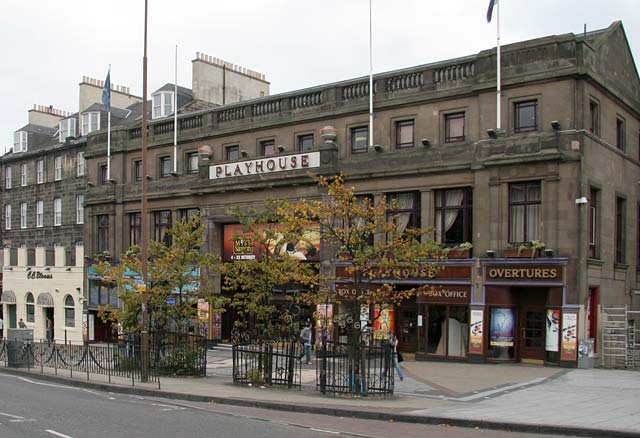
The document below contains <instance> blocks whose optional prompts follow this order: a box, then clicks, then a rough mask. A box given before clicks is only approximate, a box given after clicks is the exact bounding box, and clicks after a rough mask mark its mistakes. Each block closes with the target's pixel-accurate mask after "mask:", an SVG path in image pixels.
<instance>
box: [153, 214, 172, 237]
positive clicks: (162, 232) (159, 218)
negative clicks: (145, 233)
mask: <svg viewBox="0 0 640 438" xmlns="http://www.w3.org/2000/svg"><path fill="white" fill-rule="evenodd" d="M153 223H154V240H155V241H156V242H165V243H167V242H166V241H167V240H168V239H169V237H170V236H169V235H168V234H167V231H168V230H169V228H171V210H161V211H156V212H154V213H153Z"/></svg>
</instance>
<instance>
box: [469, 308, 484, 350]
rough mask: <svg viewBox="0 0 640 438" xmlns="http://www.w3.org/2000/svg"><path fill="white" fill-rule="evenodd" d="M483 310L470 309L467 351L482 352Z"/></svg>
mask: <svg viewBox="0 0 640 438" xmlns="http://www.w3.org/2000/svg"><path fill="white" fill-rule="evenodd" d="M483 315H484V312H483V311H482V310H472V311H471V321H470V324H469V353H471V354H482V350H483V345H482V343H483V338H484V330H483V325H484V318H483Z"/></svg>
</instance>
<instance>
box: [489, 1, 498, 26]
mask: <svg viewBox="0 0 640 438" xmlns="http://www.w3.org/2000/svg"><path fill="white" fill-rule="evenodd" d="M496 3H498V1H497V0H490V1H489V9H487V23H491V16H492V15H493V7H494V6H495V4H496Z"/></svg>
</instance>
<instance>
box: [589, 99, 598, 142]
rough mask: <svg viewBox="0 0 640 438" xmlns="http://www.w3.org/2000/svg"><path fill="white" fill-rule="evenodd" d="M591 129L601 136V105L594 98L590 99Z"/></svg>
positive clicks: (594, 133)
mask: <svg viewBox="0 0 640 438" xmlns="http://www.w3.org/2000/svg"><path fill="white" fill-rule="evenodd" d="M589 117H590V118H589V131H591V132H592V133H593V135H597V136H598V137H600V105H598V102H596V101H594V100H590V101H589Z"/></svg>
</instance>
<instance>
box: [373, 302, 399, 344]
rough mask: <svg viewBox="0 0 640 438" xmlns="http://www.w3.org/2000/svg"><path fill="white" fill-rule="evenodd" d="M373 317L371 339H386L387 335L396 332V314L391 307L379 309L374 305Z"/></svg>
mask: <svg viewBox="0 0 640 438" xmlns="http://www.w3.org/2000/svg"><path fill="white" fill-rule="evenodd" d="M373 316H374V318H375V320H374V321H373V339H386V338H387V337H388V336H389V333H395V332H396V312H395V310H394V309H393V308H392V307H391V306H383V307H382V309H380V306H379V305H377V304H376V307H375V310H374V312H373Z"/></svg>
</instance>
